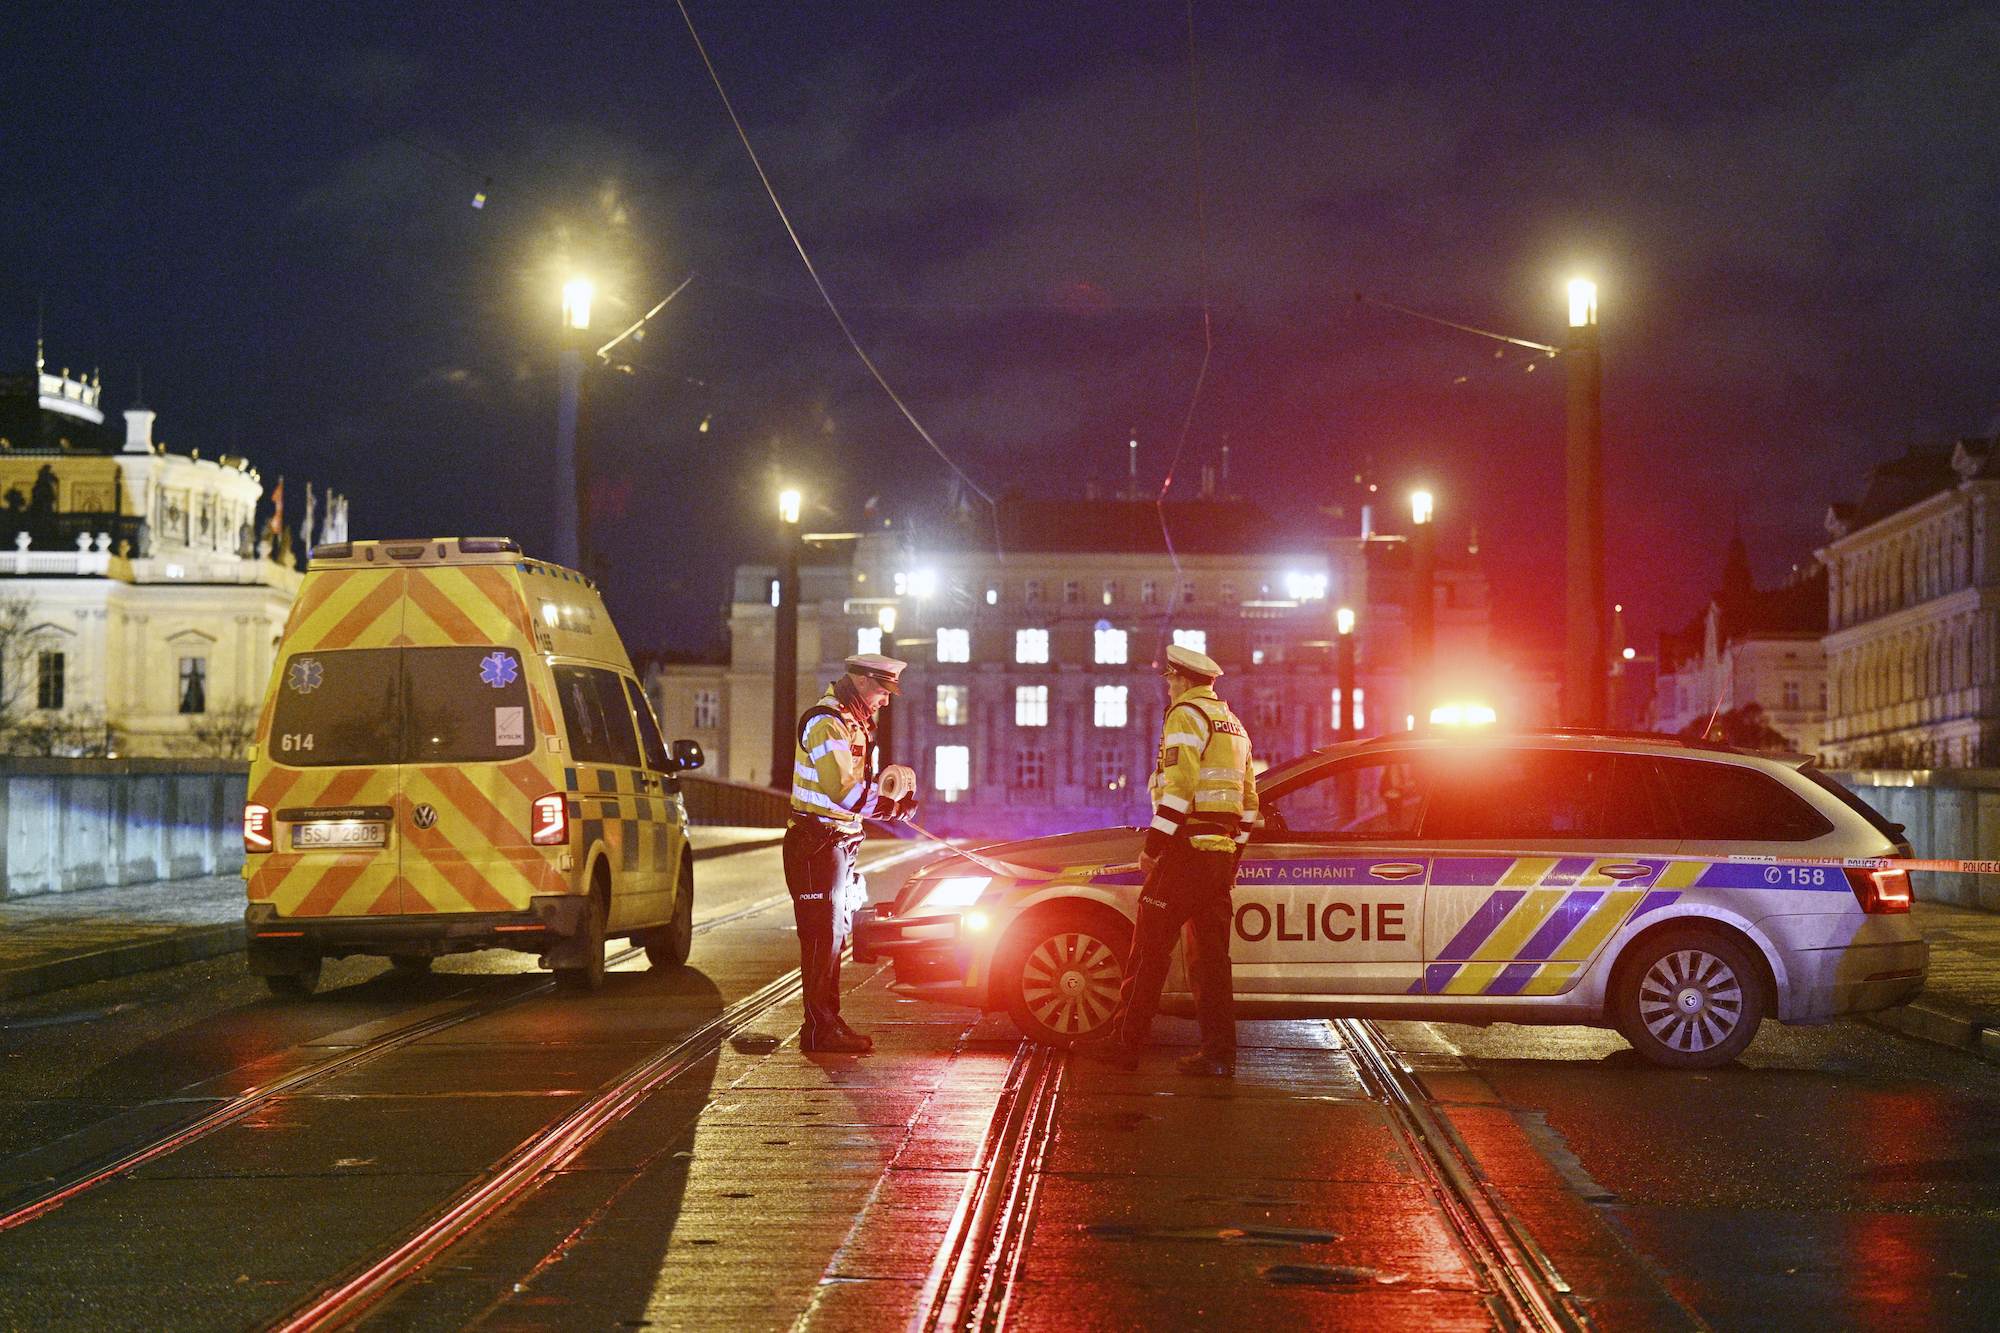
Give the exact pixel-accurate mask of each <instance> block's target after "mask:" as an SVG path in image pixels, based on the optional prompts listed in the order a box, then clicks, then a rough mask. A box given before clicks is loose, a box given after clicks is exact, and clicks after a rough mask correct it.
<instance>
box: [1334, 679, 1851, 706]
mask: <svg viewBox="0 0 2000 1333" xmlns="http://www.w3.org/2000/svg"><path fill="white" fill-rule="evenodd" d="M1354 697H1355V698H1356V699H1359V698H1360V697H1361V691H1360V690H1356V691H1355V692H1354ZM1819 711H1820V712H1822V713H1824V712H1825V711H1826V682H1825V681H1821V682H1820V683H1819Z"/></svg>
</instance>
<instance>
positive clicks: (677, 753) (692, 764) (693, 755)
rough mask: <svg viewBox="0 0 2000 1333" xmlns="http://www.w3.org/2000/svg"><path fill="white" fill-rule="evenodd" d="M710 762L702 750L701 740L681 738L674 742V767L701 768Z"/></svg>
mask: <svg viewBox="0 0 2000 1333" xmlns="http://www.w3.org/2000/svg"><path fill="white" fill-rule="evenodd" d="M707 762H708V757H707V756H706V755H704V754H703V753H702V752H701V742H700V741H688V740H680V741H675V742H674V767H676V768H679V769H693V768H700V767H701V766H702V765H703V764H705V763H707Z"/></svg>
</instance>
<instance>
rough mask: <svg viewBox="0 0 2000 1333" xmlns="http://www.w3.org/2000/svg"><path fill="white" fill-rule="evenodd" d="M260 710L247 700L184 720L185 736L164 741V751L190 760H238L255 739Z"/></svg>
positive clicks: (247, 751) (247, 752)
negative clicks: (186, 722)
mask: <svg viewBox="0 0 2000 1333" xmlns="http://www.w3.org/2000/svg"><path fill="white" fill-rule="evenodd" d="M262 711H263V710H262V709H261V708H260V707H259V706H258V705H256V704H254V703H251V702H250V701H249V700H247V699H239V700H237V701H236V702H235V703H233V704H229V705H227V706H225V707H222V708H218V709H215V710H213V711H212V712H207V713H195V714H193V715H191V716H190V717H189V718H188V728H187V731H186V733H185V734H183V735H180V736H170V737H168V738H167V749H168V750H169V751H171V752H172V753H174V754H177V755H185V756H187V757H188V758H190V759H242V758H245V757H247V756H248V755H249V753H250V742H251V741H253V740H255V739H257V716H258V714H259V713H261V712H262Z"/></svg>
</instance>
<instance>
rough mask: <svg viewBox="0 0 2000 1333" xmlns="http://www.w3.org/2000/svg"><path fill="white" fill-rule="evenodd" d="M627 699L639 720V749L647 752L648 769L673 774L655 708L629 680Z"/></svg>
mask: <svg viewBox="0 0 2000 1333" xmlns="http://www.w3.org/2000/svg"><path fill="white" fill-rule="evenodd" d="M621 679H623V678H622V677H621ZM625 698H626V701H627V702H629V703H630V704H631V705H632V716H634V717H636V718H638V719H639V748H640V749H641V750H643V751H645V754H646V767H647V768H650V769H652V770H653V771H654V772H655V773H669V772H672V771H673V766H672V765H670V764H669V763H668V762H667V747H666V745H665V743H664V742H662V741H661V740H660V726H659V723H657V722H655V721H654V720H653V706H652V705H651V704H649V703H647V702H646V696H645V695H644V694H643V693H641V692H640V690H639V687H638V686H637V685H635V684H633V683H632V682H631V681H629V680H627V681H625Z"/></svg>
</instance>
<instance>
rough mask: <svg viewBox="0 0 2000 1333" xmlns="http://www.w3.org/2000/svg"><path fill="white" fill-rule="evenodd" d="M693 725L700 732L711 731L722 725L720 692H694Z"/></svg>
mask: <svg viewBox="0 0 2000 1333" xmlns="http://www.w3.org/2000/svg"><path fill="white" fill-rule="evenodd" d="M694 725H695V727H696V729H697V730H702V731H713V730H714V729H715V728H717V727H719V726H721V725H722V691H721V690H696V691H695V692H694Z"/></svg>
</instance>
